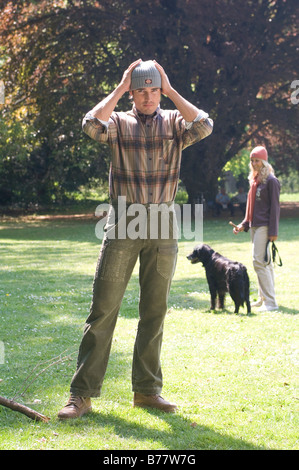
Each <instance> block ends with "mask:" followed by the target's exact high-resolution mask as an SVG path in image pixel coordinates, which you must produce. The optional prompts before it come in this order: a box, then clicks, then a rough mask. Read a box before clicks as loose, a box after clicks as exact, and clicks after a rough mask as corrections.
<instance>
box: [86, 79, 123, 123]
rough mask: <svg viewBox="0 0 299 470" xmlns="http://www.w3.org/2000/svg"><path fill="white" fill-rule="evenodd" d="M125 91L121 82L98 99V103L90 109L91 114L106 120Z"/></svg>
mask: <svg viewBox="0 0 299 470" xmlns="http://www.w3.org/2000/svg"><path fill="white" fill-rule="evenodd" d="M125 92H126V89H125V88H124V86H123V85H121V84H120V85H118V86H117V87H116V88H115V90H113V92H112V93H110V95H108V96H107V97H106V98H104V99H103V100H102V101H100V103H98V104H97V105H96V106H95V107H94V108H93V109H92V110H91V111H90V114H92V115H93V116H94V117H96V118H97V119H100V120H101V121H108V120H109V118H110V116H111V114H112V112H113V111H114V108H115V106H116V105H117V103H118V101H119V100H120V98H121V97H122V96H123V94H124V93H125Z"/></svg>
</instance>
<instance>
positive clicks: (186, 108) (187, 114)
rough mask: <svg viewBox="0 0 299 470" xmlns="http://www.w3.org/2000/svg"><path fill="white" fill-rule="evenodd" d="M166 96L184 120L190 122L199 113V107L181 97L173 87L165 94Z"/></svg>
mask: <svg viewBox="0 0 299 470" xmlns="http://www.w3.org/2000/svg"><path fill="white" fill-rule="evenodd" d="M167 96H168V98H169V99H170V100H171V101H172V102H173V103H174V104H175V106H176V108H177V109H178V110H179V111H180V113H181V115H182V116H183V118H184V119H185V121H188V122H192V121H194V119H195V118H196V117H197V116H198V114H199V112H200V111H199V109H198V108H197V107H196V106H194V105H193V104H192V103H190V102H189V101H187V100H186V99H185V98H183V97H182V96H181V95H180V94H179V93H178V92H177V91H176V90H174V89H173V88H172V89H171V91H169V92H168V94H167Z"/></svg>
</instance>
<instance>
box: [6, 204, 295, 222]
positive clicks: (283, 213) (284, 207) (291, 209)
mask: <svg viewBox="0 0 299 470" xmlns="http://www.w3.org/2000/svg"><path fill="white" fill-rule="evenodd" d="M240 214H241V212H240ZM236 215H239V213H237V214H236ZM222 217H223V218H231V216H230V215H229V213H228V212H222V213H221V214H220V217H219V218H222ZM240 217H241V216H240ZM240 217H239V218H240ZM280 217H281V218H287V217H294V218H296V217H298V218H299V202H282V203H280ZM100 218H101V217H98V216H95V215H94V214H93V213H84V214H48V215H38V214H34V215H33V214H32V215H30V214H21V213H19V214H17V213H14V214H11V213H10V214H9V213H8V214H1V213H0V220H1V221H2V222H4V221H5V220H15V221H20V222H25V221H42V220H45V221H51V220H57V221H58V220H78V221H86V220H95V221H97V220H99V219H100ZM204 218H205V219H209V218H212V214H209V213H205V214H204ZM217 218H218V217H217Z"/></svg>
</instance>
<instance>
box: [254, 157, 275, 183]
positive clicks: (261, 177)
mask: <svg viewBox="0 0 299 470" xmlns="http://www.w3.org/2000/svg"><path fill="white" fill-rule="evenodd" d="M259 160H260V161H261V162H262V164H263V166H262V168H261V169H260V171H255V170H254V169H253V166H252V164H251V161H250V163H249V168H250V173H249V176H248V180H249V184H250V185H251V184H252V183H253V180H254V179H255V177H256V176H257V177H258V182H259V183H266V181H267V178H268V176H269V175H270V174H272V175H274V170H273V167H272V165H270V163H268V162H266V161H265V160H262V159H259Z"/></svg>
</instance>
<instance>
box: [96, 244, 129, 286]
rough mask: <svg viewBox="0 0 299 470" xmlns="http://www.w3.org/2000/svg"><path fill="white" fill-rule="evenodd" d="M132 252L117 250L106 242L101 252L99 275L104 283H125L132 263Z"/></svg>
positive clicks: (123, 249) (122, 248)
mask: <svg viewBox="0 0 299 470" xmlns="http://www.w3.org/2000/svg"><path fill="white" fill-rule="evenodd" d="M130 257H131V254H130V251H129V250H126V249H125V248H124V247H121V248H116V247H114V246H113V243H111V242H108V243H107V242H106V244H105V245H104V247H103V250H102V252H101V256H100V259H99V263H98V269H97V274H98V278H99V279H101V280H102V281H110V282H124V281H125V280H126V277H127V272H128V266H129V262H130Z"/></svg>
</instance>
